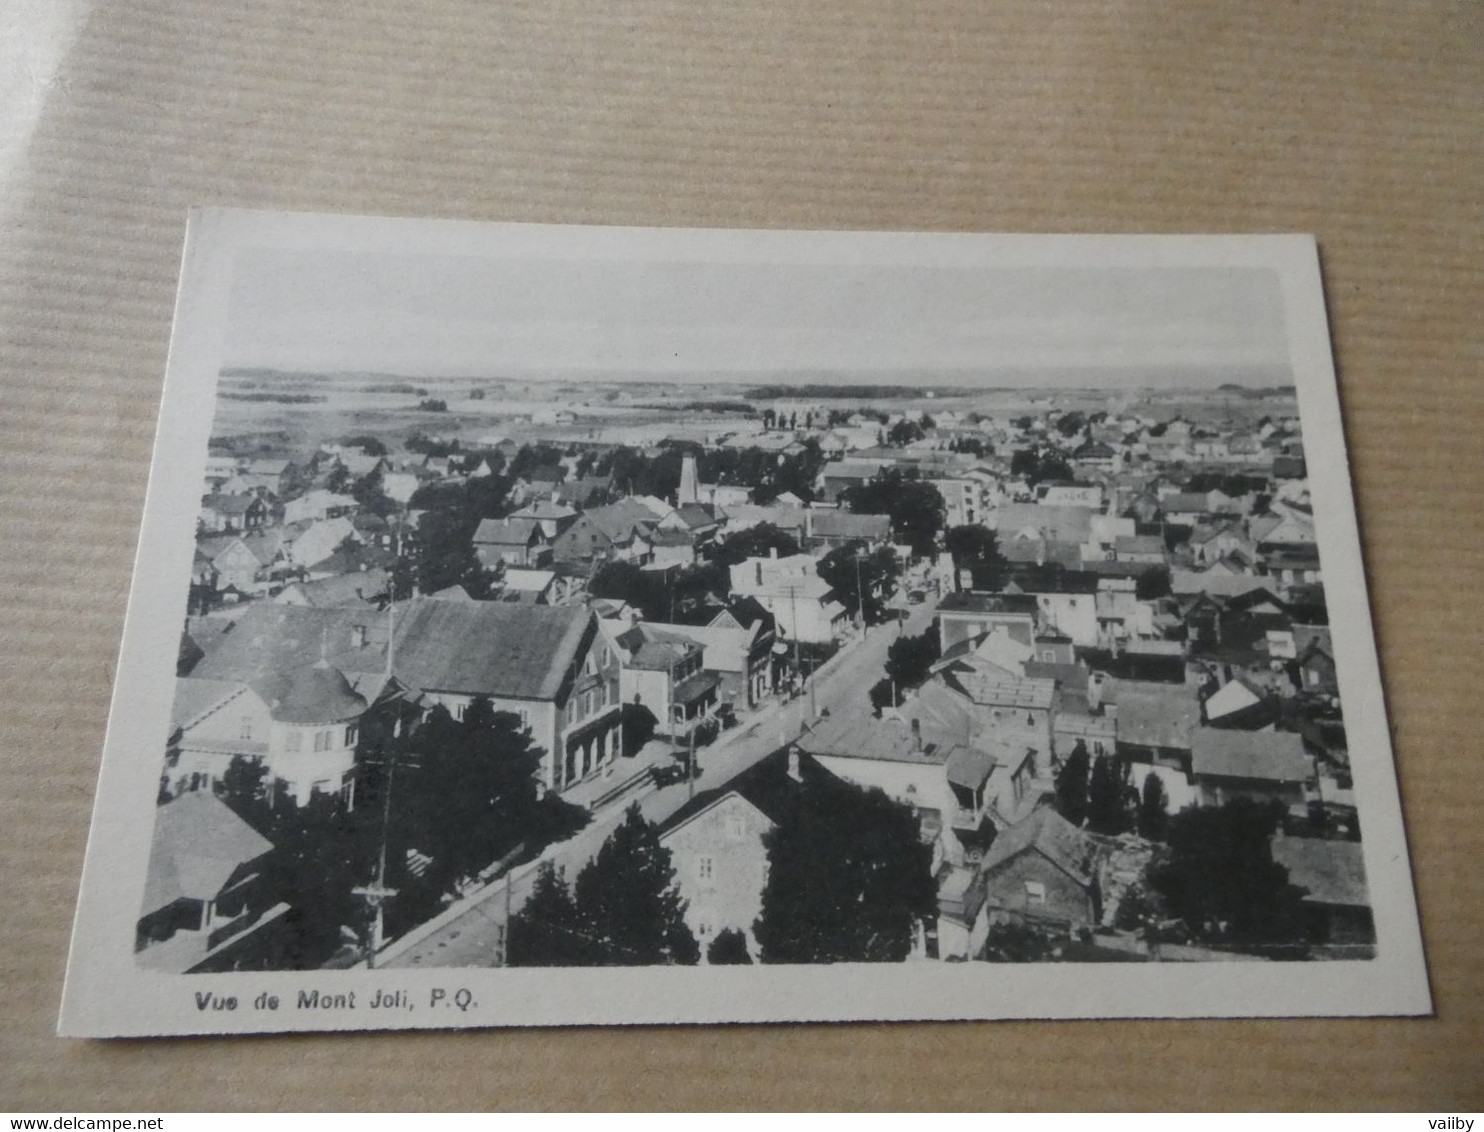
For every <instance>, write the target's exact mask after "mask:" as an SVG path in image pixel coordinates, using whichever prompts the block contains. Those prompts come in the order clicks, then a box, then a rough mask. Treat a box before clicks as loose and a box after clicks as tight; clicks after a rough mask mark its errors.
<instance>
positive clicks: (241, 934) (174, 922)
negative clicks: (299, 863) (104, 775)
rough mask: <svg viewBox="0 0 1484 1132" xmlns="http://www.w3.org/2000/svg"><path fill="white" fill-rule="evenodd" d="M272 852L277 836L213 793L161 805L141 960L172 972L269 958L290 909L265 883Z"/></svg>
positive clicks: (140, 928)
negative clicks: (260, 829) (275, 931)
mask: <svg viewBox="0 0 1484 1132" xmlns="http://www.w3.org/2000/svg"><path fill="white" fill-rule="evenodd" d="M272 851H273V844H272V842H270V841H269V840H268V839H267V838H266V837H264V836H262V834H260V833H258V832H257V831H256V830H255V829H253V828H252V826H250V825H248V824H247V823H246V822H245V821H243V820H242V819H241V818H239V817H238V816H237V815H236V814H235V813H233V812H232V810H231V809H230V808H229V807H228V806H227V805H226V803H224V802H223V801H222V800H221V799H220V798H217V797H216V796H215V795H214V794H211V793H209V792H200V793H193V794H183V795H181V796H180V797H178V798H172V799H171V800H170V801H168V802H165V803H164V804H162V805H160V806H159V807H157V808H156V810H155V829H154V839H153V841H152V842H151V844H150V854H149V866H148V870H147V871H146V873H145V881H144V902H143V904H142V906H141V907H140V914H139V920H138V923H137V924H136V926H135V935H134V951H135V962H136V963H137V964H138V965H139V966H141V967H145V968H148V969H150V970H155V971H163V972H169V973H171V974H187V973H190V972H197V971H232V970H239V969H242V968H244V967H253V966H256V965H258V963H257V962H254V960H255V958H256V959H257V960H258V962H264V961H265V960H266V958H267V953H266V947H267V945H268V944H269V943H270V936H271V934H272V930H271V929H272V927H273V925H274V924H275V923H277V922H278V921H279V920H280V919H281V918H282V917H283V916H284V915H285V914H286V913H287V912H288V911H289V907H288V905H287V904H282V903H275V902H273V901H272V899H271V897H269V896H268V895H267V891H266V889H265V887H264V886H263V885H262V883H261V879H260V878H261V876H262V871H263V866H264V864H265V862H266V859H267V857H268V855H269V854H270V853H271V852H272Z"/></svg>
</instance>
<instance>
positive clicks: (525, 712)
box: [515, 708, 531, 727]
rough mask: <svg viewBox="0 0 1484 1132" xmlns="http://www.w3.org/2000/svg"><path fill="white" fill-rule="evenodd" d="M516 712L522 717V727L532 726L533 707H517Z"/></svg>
mask: <svg viewBox="0 0 1484 1132" xmlns="http://www.w3.org/2000/svg"><path fill="white" fill-rule="evenodd" d="M515 714H516V715H518V716H519V717H520V725H521V726H522V727H530V726H531V709H530V708H516V709H515Z"/></svg>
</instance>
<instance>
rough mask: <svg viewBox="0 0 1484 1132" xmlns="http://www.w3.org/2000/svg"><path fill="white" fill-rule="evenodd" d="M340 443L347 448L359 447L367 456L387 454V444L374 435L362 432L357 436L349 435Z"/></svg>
mask: <svg viewBox="0 0 1484 1132" xmlns="http://www.w3.org/2000/svg"><path fill="white" fill-rule="evenodd" d="M340 443H341V444H342V445H343V446H345V447H346V448H359V449H360V450H361V451H362V452H364V453H366V455H367V456H385V455H386V445H385V444H383V443H382V442H381V441H380V440H379V439H377V438H376V437H374V436H370V435H367V434H365V433H361V434H359V435H356V436H347V437H346V438H345V439H343V440H341V441H340Z"/></svg>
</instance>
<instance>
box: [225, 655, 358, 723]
mask: <svg viewBox="0 0 1484 1132" xmlns="http://www.w3.org/2000/svg"><path fill="white" fill-rule="evenodd" d="M252 690H253V691H254V692H256V693H257V694H258V695H259V696H260V697H262V700H263V702H264V703H265V704H267V705H268V710H269V712H271V713H272V715H273V718H274V719H276V720H278V721H279V722H280V723H296V724H298V723H344V722H347V721H348V720H352V719H359V718H360V717H361V715H362V713H364V712H365V710H366V701H365V700H364V699H363V698H362V697H360V696H359V695H357V694H356V693H355V692H353V691H352V690H351V687H350V683H349V682H348V681H347V680H346V679H345V674H344V673H342V672H341V671H340V670H339V669H336V668H331V667H330V666H329V665H324V666H321V665H318V664H315V665H311V666H310V667H308V668H301V669H299V670H298V671H296V672H287V673H279V672H270V673H266V674H264V675H263V676H260V677H259V678H258V679H257V680H254V681H253V683H252Z"/></svg>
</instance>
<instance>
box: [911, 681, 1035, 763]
mask: <svg viewBox="0 0 1484 1132" xmlns="http://www.w3.org/2000/svg"><path fill="white" fill-rule="evenodd" d="M1058 707H1059V703H1058V697H1057V688H1056V682H1055V681H1054V680H1043V679H1037V678H1034V677H1025V676H1015V675H1012V674H1010V673H1007V672H1004V671H1001V670H996V669H993V668H990V669H988V670H983V669H972V668H971V669H968V670H965V669H963V668H949V669H946V670H944V671H942V672H940V673H938V675H936V676H934V677H933V678H932V679H931V680H929V681H928V682H927V683H926V684H924V685H923V686H922V688H921V689H919V691H918V693H917V695H915V696H913V697H912V698H911V699H910V700H909V701H908V702H907V703H906V704H904V705H903V707H902V709H901V712H902V714H903V715H906V716H908V717H910V718H913V719H916V720H918V721H920V722H921V723H922V725H923V726H925V727H937V728H942V729H943V730H945V731H947V732H949V733H950V734H952V735H954V736H955V737H956V738H957V739H959V740H960V741H963V742H965V743H971V744H975V745H979V746H983V747H986V748H997V747H1006V748H1011V749H1013V750H1015V751H1017V752H1019V753H1022V754H1024V753H1026V752H1029V754H1030V757H1031V774H1032V775H1036V774H1039V773H1046V772H1049V769H1050V766H1051V756H1052V739H1051V733H1052V719H1053V717H1054V716H1055V715H1056V712H1057V710H1058Z"/></svg>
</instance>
